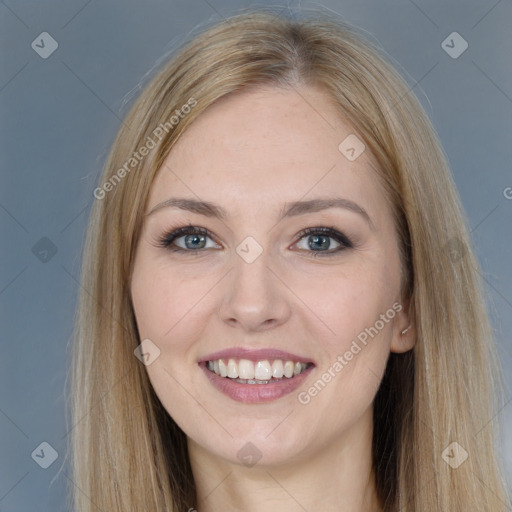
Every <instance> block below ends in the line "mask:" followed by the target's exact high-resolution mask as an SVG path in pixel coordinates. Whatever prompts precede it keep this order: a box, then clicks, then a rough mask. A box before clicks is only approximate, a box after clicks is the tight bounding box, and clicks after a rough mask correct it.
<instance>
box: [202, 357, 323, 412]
mask: <svg viewBox="0 0 512 512" xmlns="http://www.w3.org/2000/svg"><path fill="white" fill-rule="evenodd" d="M199 367H200V368H201V369H202V370H203V372H204V373H205V375H206V378H207V379H208V381H209V383H210V384H211V385H212V386H213V387H214V388H215V389H216V390H217V391H220V392H221V393H223V394H224V395H227V396H228V397H229V398H231V399H233V400H235V401H237V402H243V403H250V404H255V403H263V402H271V401H274V400H277V399H279V398H281V397H283V396H285V395H287V394H289V393H291V392H293V391H294V390H296V389H297V388H298V387H299V386H300V385H301V384H302V383H303V382H304V380H305V379H306V378H307V377H308V376H309V374H310V373H311V371H312V370H313V369H314V368H315V364H314V363H313V362H312V361H308V360H307V359H305V358H303V357H300V356H297V355H294V354H290V353H287V352H283V351H281V350H249V349H242V348H237V349H229V350H224V351H221V352H216V353H215V354H211V355H209V356H207V357H205V358H203V359H201V360H200V361H199Z"/></svg>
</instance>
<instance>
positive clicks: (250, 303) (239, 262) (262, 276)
mask: <svg viewBox="0 0 512 512" xmlns="http://www.w3.org/2000/svg"><path fill="white" fill-rule="evenodd" d="M271 267H272V262H271V254H270V252H269V251H268V250H264V249H263V247H262V246H261V245H260V244H258V243H257V242H256V241H255V240H254V239H251V237H248V239H245V240H244V241H243V242H242V243H241V244H239V246H238V247H237V249H236V254H234V255H233V268H232V272H230V274H231V275H230V278H229V279H228V285H227V286H228V289H227V291H226V294H225V298H224V302H223V306H222V309H221V316H222V319H223V320H224V321H227V322H229V323H231V324H234V323H239V324H241V325H243V326H244V327H245V328H247V329H253V330H254V329H256V330H257V329H259V328H261V327H262V326H264V325H265V326H268V325H270V324H273V325H274V324H279V323H281V322H283V321H284V320H285V319H286V317H287V314H288V312H289V308H288V306H287V298H286V296H285V294H284V292H283V289H282V286H281V285H280V284H279V280H278V279H277V278H276V276H275V275H274V272H275V271H273V270H271Z"/></svg>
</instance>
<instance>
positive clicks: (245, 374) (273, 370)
mask: <svg viewBox="0 0 512 512" xmlns="http://www.w3.org/2000/svg"><path fill="white" fill-rule="evenodd" d="M309 366H310V363H301V362H299V361H297V362H294V361H291V360H283V359H274V361H273V362H272V363H271V362H270V361H268V360H266V359H265V360H262V361H251V360H249V359H239V360H237V359H227V360H223V359H216V360H215V361H208V362H207V367H208V370H210V371H211V372H214V373H215V374H216V375H220V376H221V377H223V378H227V379H233V380H234V381H235V382H238V383H240V384H269V383H270V382H277V381H279V380H281V379H283V378H286V379H291V378H293V377H295V376H297V375H300V374H301V373H303V372H304V371H305V370H306V369H307V368H308V367H309Z"/></svg>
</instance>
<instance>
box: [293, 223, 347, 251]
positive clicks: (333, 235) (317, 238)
mask: <svg viewBox="0 0 512 512" xmlns="http://www.w3.org/2000/svg"><path fill="white" fill-rule="evenodd" d="M299 237H300V240H299V242H301V241H302V240H303V239H304V242H305V243H303V244H302V245H303V246H302V247H300V246H299V248H300V249H302V250H306V251H307V252H310V253H311V256H313V257H318V256H320V257H323V256H332V255H333V254H334V253H338V252H340V251H343V250H345V249H350V248H352V247H354V245H353V244H352V242H351V241H350V240H349V238H348V237H347V236H346V235H344V234H343V233H340V232H339V231H337V230H336V229H334V228H327V227H316V228H307V229H304V230H303V231H301V232H300V233H299ZM331 239H334V241H335V242H334V244H333V243H332V241H331ZM335 244H336V245H335ZM296 245H297V246H298V243H297V244H296Z"/></svg>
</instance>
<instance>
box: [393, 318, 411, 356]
mask: <svg viewBox="0 0 512 512" xmlns="http://www.w3.org/2000/svg"><path fill="white" fill-rule="evenodd" d="M415 342H416V330H415V329H414V327H413V326H412V325H411V324H409V326H408V327H406V328H405V329H402V330H401V331H399V330H396V331H395V332H394V334H393V340H392V342H391V352H395V353H397V354H401V353H403V352H407V351H409V350H411V349H412V348H413V347H414V344H415Z"/></svg>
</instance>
